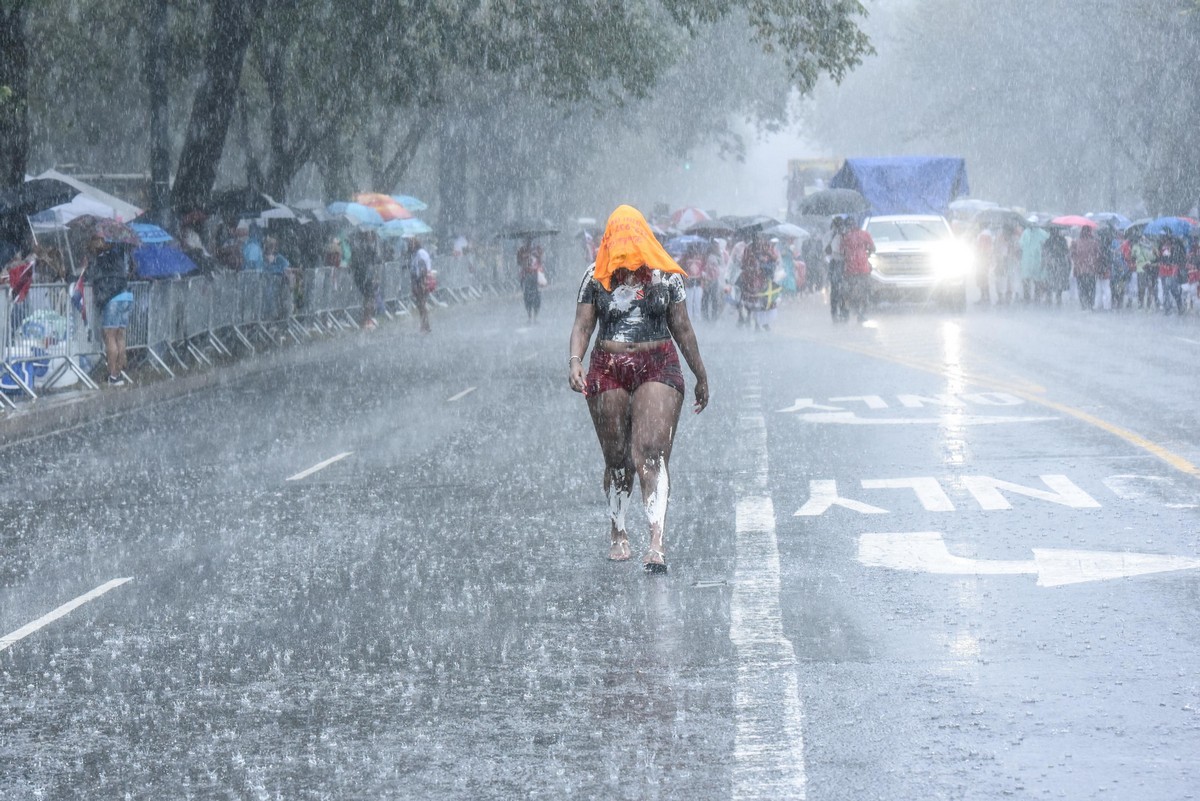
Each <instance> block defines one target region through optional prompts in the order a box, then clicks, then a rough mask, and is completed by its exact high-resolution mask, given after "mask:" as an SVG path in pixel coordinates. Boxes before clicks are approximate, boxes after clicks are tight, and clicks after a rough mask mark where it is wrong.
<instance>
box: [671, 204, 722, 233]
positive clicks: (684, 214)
mask: <svg viewBox="0 0 1200 801" xmlns="http://www.w3.org/2000/svg"><path fill="white" fill-rule="evenodd" d="M710 219H712V218H711V217H709V216H708V214H707V213H705V212H704V211H703V210H702V209H698V208H696V207H695V206H685V207H684V208H682V209H676V210H675V211H673V212H671V226H672V227H673V228H675V229H676V230H678V231H683V230H686V229H688V228H691V227H692V226H693V225H695V224H696V223H699V222H704V221H705V220H710Z"/></svg>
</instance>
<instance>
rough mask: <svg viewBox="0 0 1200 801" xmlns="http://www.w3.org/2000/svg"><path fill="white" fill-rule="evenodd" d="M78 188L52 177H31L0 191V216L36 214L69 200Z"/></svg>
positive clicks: (77, 191) (77, 192)
mask: <svg viewBox="0 0 1200 801" xmlns="http://www.w3.org/2000/svg"><path fill="white" fill-rule="evenodd" d="M78 194H79V190H78V189H76V188H75V187H73V186H71V185H70V184H68V183H64V182H63V181H59V180H56V179H54V178H33V179H31V180H28V181H26V182H25V183H23V184H21V185H20V186H14V187H10V188H9V189H5V190H2V191H0V217H9V216H13V215H22V216H24V215H29V214H36V213H38V212H39V211H45V210H46V209H49V208H53V207H55V206H61V205H62V204H63V203H67V202H70V201H71V200H72V199H74V197H75V196H76V195H78Z"/></svg>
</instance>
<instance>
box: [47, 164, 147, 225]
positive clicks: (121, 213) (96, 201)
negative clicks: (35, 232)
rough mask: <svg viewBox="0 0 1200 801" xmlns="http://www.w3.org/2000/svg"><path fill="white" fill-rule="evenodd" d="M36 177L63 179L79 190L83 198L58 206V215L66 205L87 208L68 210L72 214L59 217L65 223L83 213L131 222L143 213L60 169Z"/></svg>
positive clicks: (56, 211) (130, 204)
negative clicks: (73, 211) (74, 210)
mask: <svg viewBox="0 0 1200 801" xmlns="http://www.w3.org/2000/svg"><path fill="white" fill-rule="evenodd" d="M34 177H35V178H53V179H54V180H56V181H62V182H63V183H64V184H69V185H70V186H73V187H75V188H76V189H78V190H79V193H80V195H82V198H80V197H77V198H75V200H72V201H71V202H70V203H64V204H63V205H62V206H59V207H57V208H56V209H55V213H56V216H57V215H58V212H59V210H65V209H66V207H74V208H76V209H84V208H86V209H87V210H86V211H85V210H79V211H77V212H76V213H71V212H70V211H66V213H68V214H71V216H69V217H59V219H60V220H61V221H62V222H64V223H65V222H69V221H70V220H73V219H75V218H76V217H79V216H81V215H83V214H94V215H95V216H97V217H108V218H111V219H114V220H118V221H120V222H129V221H130V220H132V219H134V218H136V217H137V216H138V215H139V214H141V213H142V210H141V209H139V208H138V207H137V206H135V205H133V204H132V203H128V202H126V201H124V200H121V198H119V197H117V196H115V195H110V194H108V193H107V192H105V191H104V190H102V189H97V188H96V187H94V186H92V185H91V184H85V183H84V182H83V181H80V180H79V179H78V178H74V177H72V176H70V175H67V174H65V173H61V172H59V171H58V170H46V171H45V172H44V173H42V174H41V175H36V176H34ZM85 201H91V202H85ZM77 204H80V205H77Z"/></svg>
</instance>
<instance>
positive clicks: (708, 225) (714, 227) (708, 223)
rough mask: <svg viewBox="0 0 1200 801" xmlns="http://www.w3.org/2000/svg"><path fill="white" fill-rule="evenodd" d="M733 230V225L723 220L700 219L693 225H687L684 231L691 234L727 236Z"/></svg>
mask: <svg viewBox="0 0 1200 801" xmlns="http://www.w3.org/2000/svg"><path fill="white" fill-rule="evenodd" d="M734 230H735V229H734V226H732V225H730V224H729V223H727V222H725V221H724V220H701V221H700V222H698V223H696V224H695V225H691V226H688V228H687V229H686V230H685V231H684V233H685V234H691V235H692V236H728V235H729V234H732V233H733V232H734Z"/></svg>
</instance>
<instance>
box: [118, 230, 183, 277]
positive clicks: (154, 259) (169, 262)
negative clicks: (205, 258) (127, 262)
mask: <svg viewBox="0 0 1200 801" xmlns="http://www.w3.org/2000/svg"><path fill="white" fill-rule="evenodd" d="M129 227H130V228H132V229H133V231H134V233H136V234H137V235H138V239H140V240H142V245H141V247H139V248H138V249H137V250H135V251H133V262H134V264H135V265H137V274H138V277H139V278H173V277H175V276H177V275H186V274H188V273H190V272H193V271H194V270H196V269H197V268H196V263H195V262H194V261H192V260H191V259H190V258H188V256H187V254H186V253H184V252H183V251H182V250H180V249H179V246H178V245H177V244H175V238H174V237H172V236H171V235H170V234H168V233H167V232H166V231H164V230H163V229H161V228H159V227H158V226H157V225H150V224H149V223H130V224H129Z"/></svg>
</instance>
